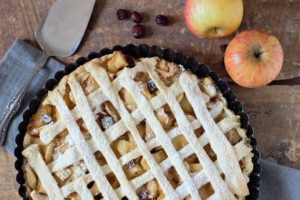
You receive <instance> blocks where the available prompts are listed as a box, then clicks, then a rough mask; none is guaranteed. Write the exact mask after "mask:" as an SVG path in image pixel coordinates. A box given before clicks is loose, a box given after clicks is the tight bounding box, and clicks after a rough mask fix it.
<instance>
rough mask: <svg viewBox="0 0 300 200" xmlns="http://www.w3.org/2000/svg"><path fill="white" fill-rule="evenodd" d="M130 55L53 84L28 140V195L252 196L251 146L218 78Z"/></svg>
mask: <svg viewBox="0 0 300 200" xmlns="http://www.w3.org/2000/svg"><path fill="white" fill-rule="evenodd" d="M130 59H131V62H129V61H128V60H129V59H128V57H127V56H125V55H124V54H123V53H122V52H120V51H115V52H113V53H112V54H109V55H105V56H102V57H100V58H95V59H92V60H91V61H89V62H87V63H85V64H83V65H82V66H80V67H78V68H77V69H76V70H75V71H73V72H72V73H70V74H69V75H66V76H64V77H63V78H62V79H61V81H60V82H59V83H58V85H57V86H56V87H55V88H54V89H53V90H52V91H49V92H48V93H47V94H46V96H45V97H44V99H43V100H42V103H41V105H40V106H39V108H38V110H37V112H36V113H35V114H34V115H33V116H32V117H31V118H30V121H29V125H28V126H27V132H26V134H25V136H24V140H23V151H22V155H23V157H24V160H23V165H22V169H23V172H24V173H23V175H24V180H25V189H26V197H27V198H29V199H33V200H46V199H49V200H61V199H68V200H71V199H72V200H79V199H82V200H90V199H111V200H114V199H116V200H117V199H130V200H135V199H142V200H148V199H149V200H161V199H172V200H174V199H185V200H188V199H197V200H198V199H210V200H212V199H222V200H227V199H228V200H229V199H230V200H231V199H244V198H245V197H246V196H247V195H248V194H249V188H248V185H247V184H248V182H249V174H250V173H251V172H252V170H253V163H252V157H253V153H252V152H251V151H252V149H253V148H252V146H251V145H250V144H249V139H248V138H247V136H246V130H245V129H243V128H241V122H240V117H239V115H236V114H235V113H234V112H233V111H231V110H230V109H229V108H228V105H227V101H226V99H225V98H224V97H223V95H222V93H221V91H220V90H219V89H218V87H217V86H216V85H215V83H214V81H213V80H212V79H211V78H210V77H204V78H201V79H200V78H197V76H196V75H194V74H193V73H191V72H190V71H188V70H185V68H184V67H183V66H182V65H178V64H175V63H172V62H168V61H166V60H163V59H160V58H158V57H150V58H140V59H137V60H135V59H133V58H130ZM132 62H134V66H133V65H132ZM130 63H131V64H130Z"/></svg>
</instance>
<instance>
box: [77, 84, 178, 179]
mask: <svg viewBox="0 0 300 200" xmlns="http://www.w3.org/2000/svg"><path fill="white" fill-rule="evenodd" d="M174 91H180V90H178V88H177V87H176V90H174ZM99 93H101V92H99V91H96V92H95V93H93V94H92V95H95V94H98V95H99ZM92 95H91V96H92ZM155 98H156V97H154V98H153V102H155ZM100 99H101V98H100ZM156 99H157V100H158V101H157V102H159V100H161V98H159V96H158V97H157V98H156ZM101 100H102V102H104V101H105V100H107V99H105V96H104V97H103V99H101ZM101 100H99V99H98V102H101ZM151 103H152V102H151ZM160 103H161V102H160ZM91 104H93V103H91ZM152 105H153V103H152ZM160 106H161V105H159V106H157V108H158V107H160ZM74 110H75V111H76V107H75V109H74ZM74 110H73V111H74ZM136 111H137V110H136ZM136 111H134V113H133V115H134V114H135V113H137V114H136V116H139V115H140V113H138V111H137V112H136ZM75 113H76V112H75ZM75 116H78V115H76V114H75ZM119 122H120V124H121V121H119ZM116 125H117V124H116ZM111 128H112V127H111ZM108 130H110V129H108ZM117 137H118V136H115V138H113V139H116V138H117ZM167 161H168V160H167ZM166 163H167V162H166ZM136 179H138V178H136ZM133 181H134V180H133Z"/></svg>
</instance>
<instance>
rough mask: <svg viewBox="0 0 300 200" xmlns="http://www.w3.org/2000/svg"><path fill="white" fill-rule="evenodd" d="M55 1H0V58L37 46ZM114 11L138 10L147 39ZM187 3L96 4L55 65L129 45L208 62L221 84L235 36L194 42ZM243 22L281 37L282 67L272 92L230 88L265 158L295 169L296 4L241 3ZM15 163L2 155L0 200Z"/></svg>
mask: <svg viewBox="0 0 300 200" xmlns="http://www.w3.org/2000/svg"><path fill="white" fill-rule="evenodd" d="M54 2H55V1H54V0H9V1H8V0H0V8H1V11H0V58H1V57H3V55H4V54H5V52H6V51H7V49H8V48H9V47H10V45H11V44H12V43H13V41H14V40H15V39H16V38H21V39H24V40H26V41H28V42H30V43H31V44H33V45H35V46H37V44H36V42H35V40H34V31H35V29H36V27H37V24H38V23H39V21H41V19H42V17H43V16H44V15H45V13H46V11H47V9H48V8H49V7H50V6H51V5H52V4H53V3H54ZM118 8H127V9H129V10H138V11H140V12H142V13H143V15H144V16H145V19H144V22H143V24H144V25H145V26H146V30H147V37H146V38H144V39H140V40H138V39H134V38H133V37H132V36H131V31H130V30H131V27H132V26H133V23H132V22H131V21H118V20H116V16H115V12H116V9H118ZM183 8H184V1H178V0H136V1H133V0H132V1H124V0H114V1H108V0H97V3H96V6H95V9H94V12H93V16H92V19H91V22H90V24H89V26H88V30H87V33H86V35H85V36H84V39H83V42H82V44H81V45H80V47H79V49H78V51H77V52H76V54H75V55H74V56H72V57H69V58H65V59H60V58H58V59H59V60H61V61H62V62H64V63H68V62H72V61H74V60H76V58H78V57H79V56H85V55H87V54H88V53H89V52H91V51H97V50H100V49H101V48H104V47H113V46H114V45H117V44H119V45H125V44H128V43H134V44H140V43H146V44H149V45H160V46H163V47H170V48H173V49H174V50H175V51H181V52H184V53H185V54H187V55H189V56H193V57H196V58H197V59H198V60H199V61H200V62H204V63H207V64H209V65H210V66H211V68H213V69H214V70H216V71H217V72H218V73H219V74H220V75H221V76H222V77H225V76H226V72H225V70H224V66H223V64H222V60H223V53H222V52H221V51H220V45H222V44H226V43H228V41H230V39H232V37H233V36H234V34H233V35H232V36H230V37H227V38H224V39H214V40H213V39H198V38H195V37H194V36H192V35H191V34H190V33H189V32H188V30H187V29H186V28H185V25H184V20H183ZM244 10H245V14H244V19H243V23H242V25H241V26H240V28H239V30H238V31H237V33H238V32H240V31H242V30H245V29H250V28H258V29H262V30H265V31H267V32H270V33H272V34H274V35H275V36H277V37H278V39H279V40H280V41H281V43H282V46H283V49H284V53H285V54H284V56H285V61H284V66H283V69H282V73H281V74H280V75H279V77H278V79H280V80H283V79H285V80H283V81H275V82H274V83H273V84H272V85H270V86H267V87H264V88H261V89H255V90H250V89H243V88H241V87H238V86H236V85H234V84H233V85H231V86H232V89H233V90H234V91H235V92H236V93H237V96H238V98H239V100H241V101H242V102H244V106H245V110H246V111H247V112H248V113H249V115H250V121H251V122H252V125H253V127H254V129H255V135H256V138H257V140H258V147H259V150H260V152H261V155H262V157H263V158H265V159H268V160H271V161H273V162H277V163H280V164H283V165H287V166H290V167H294V168H297V169H300V133H299V132H300V130H298V129H299V128H300V127H299V126H300V104H299V102H300V101H299V100H300V79H299V78H296V77H298V76H299V75H300V56H299V55H300V34H299V33H300V12H299V10H300V1H299V0H264V1H261V0H251V1H246V0H245V1H244ZM157 14H165V15H167V16H169V17H170V19H171V25H170V26H167V27H161V26H157V25H156V24H155V22H154V17H155V16H156V15H157ZM14 160H15V159H14V157H13V156H12V155H10V154H8V153H6V152H5V151H4V150H2V149H0V169H1V170H0V174H1V176H0V199H7V200H10V199H19V198H18V194H17V191H16V190H17V189H16V188H17V183H16V181H15V170H14Z"/></svg>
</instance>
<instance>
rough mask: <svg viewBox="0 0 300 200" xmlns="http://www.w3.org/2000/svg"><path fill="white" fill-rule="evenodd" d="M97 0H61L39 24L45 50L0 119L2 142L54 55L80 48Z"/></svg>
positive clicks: (40, 41)
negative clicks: (38, 74)
mask: <svg viewBox="0 0 300 200" xmlns="http://www.w3.org/2000/svg"><path fill="white" fill-rule="evenodd" d="M95 1H96V0H84V1H82V0H57V1H56V2H55V3H54V4H53V6H52V7H51V8H50V9H49V10H48V13H47V15H46V16H45V17H44V19H43V20H42V22H41V23H40V24H39V25H38V28H37V30H36V32H35V38H36V40H37V42H38V43H39V45H40V47H41V48H42V50H43V54H42V56H41V58H40V59H39V60H38V62H37V63H36V65H35V68H34V69H33V71H32V73H31V74H30V77H29V78H28V80H27V81H26V83H25V85H24V86H23V87H22V88H21V90H20V91H19V92H18V93H17V95H16V96H15V97H14V98H13V99H12V101H11V102H10V103H9V105H8V106H7V110H6V112H5V114H4V115H3V118H2V119H1V122H0V144H2V143H3V141H4V139H5V134H6V130H7V127H8V125H9V122H10V121H11V119H12V118H13V116H14V115H15V114H16V112H17V111H18V109H19V108H20V105H21V103H22V99H23V97H24V95H25V93H26V91H27V89H28V87H29V85H30V84H31V82H32V80H33V78H34V77H35V75H36V74H37V73H38V72H39V70H40V69H41V68H43V66H45V64H46V63H47V60H48V58H49V57H51V56H58V57H67V56H70V55H72V54H73V53H74V52H75V51H76V49H77V48H78V46H79V44H80V41H81V40H82V37H83V35H84V33H85V30H86V27H87V25H88V22H89V20H90V17H91V14H92V11H93V8H94V5H95Z"/></svg>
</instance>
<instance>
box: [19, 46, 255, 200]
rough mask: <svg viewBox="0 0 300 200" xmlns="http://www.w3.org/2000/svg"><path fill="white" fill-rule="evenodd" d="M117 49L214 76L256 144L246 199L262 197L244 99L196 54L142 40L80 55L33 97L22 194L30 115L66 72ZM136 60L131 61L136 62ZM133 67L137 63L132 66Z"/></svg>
mask: <svg viewBox="0 0 300 200" xmlns="http://www.w3.org/2000/svg"><path fill="white" fill-rule="evenodd" d="M113 51H122V52H123V53H124V54H125V55H128V56H129V57H133V58H136V59H137V58H141V57H153V56H157V57H159V58H161V59H165V60H167V61H170V62H174V63H177V64H181V65H183V67H184V68H185V69H187V70H190V71H191V72H193V73H194V74H196V75H197V76H198V78H203V77H208V76H210V77H211V78H212V79H213V80H214V81H215V83H216V85H217V86H218V87H219V89H220V91H221V92H222V94H223V95H224V97H225V98H226V99H227V102H228V106H229V108H230V109H231V110H232V111H234V113H235V114H237V115H239V116H240V119H241V126H242V128H244V129H246V130H247V136H248V138H249V140H250V144H251V146H252V147H253V151H252V153H253V154H254V156H253V158H252V162H253V171H252V173H251V174H250V175H249V177H250V182H249V183H248V187H249V191H250V194H249V195H248V196H247V197H246V200H255V199H258V197H259V186H260V172H261V166H260V164H259V152H258V151H257V149H256V147H257V142H256V139H255V138H254V133H253V128H252V126H251V125H250V124H249V118H248V115H247V114H246V113H245V112H244V110H243V106H242V103H241V102H239V101H238V100H237V98H236V96H235V95H234V93H233V92H232V91H231V90H230V89H229V87H228V84H227V83H226V82H225V81H223V80H221V79H220V78H219V76H218V74H217V73H215V72H213V71H211V70H210V69H209V67H208V66H207V65H206V64H203V63H199V62H198V61H197V60H196V59H195V58H190V57H187V56H186V55H184V54H182V53H175V52H174V51H173V50H172V49H169V48H167V49H165V48H161V47H159V46H148V45H146V44H141V45H139V46H135V45H133V44H128V45H126V46H119V45H117V46H115V47H113V48H112V49H109V48H104V49H102V50H101V51H99V52H92V53H90V54H89V55H88V56H87V57H80V58H78V59H77V60H76V62H75V63H72V64H68V65H66V67H65V69H64V70H62V71H58V72H57V73H56V74H55V77H54V78H53V79H49V80H48V81H47V82H46V84H45V86H44V88H42V89H41V90H39V91H38V92H37V95H36V96H35V97H34V98H33V99H32V100H31V101H30V103H29V106H28V108H27V110H26V111H25V112H24V114H23V121H22V122H21V123H20V124H19V134H18V135H17V137H16V144H17V147H16V149H15V151H14V154H15V156H16V158H17V160H16V162H15V168H16V170H17V172H18V173H17V177H16V180H17V182H18V183H19V190H18V192H19V195H20V196H21V197H22V198H23V199H28V198H27V197H26V193H25V191H26V190H25V186H24V183H25V180H24V173H23V170H22V165H23V159H24V158H23V156H22V151H23V139H24V136H25V133H26V129H27V126H28V124H29V119H30V118H31V117H32V116H33V114H34V113H36V111H37V109H38V107H39V105H40V103H41V101H42V99H43V97H44V95H45V94H47V92H48V91H49V90H52V89H53V88H54V87H55V86H56V85H57V84H58V83H59V81H60V80H61V79H62V77H63V76H65V75H67V74H70V73H71V72H72V71H74V70H75V69H76V68H77V67H79V66H80V65H82V64H84V63H86V62H88V61H90V60H92V59H94V58H98V57H101V56H104V55H107V54H110V53H112V52H113ZM132 64H134V63H129V65H132ZM131 67H133V66H131Z"/></svg>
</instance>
